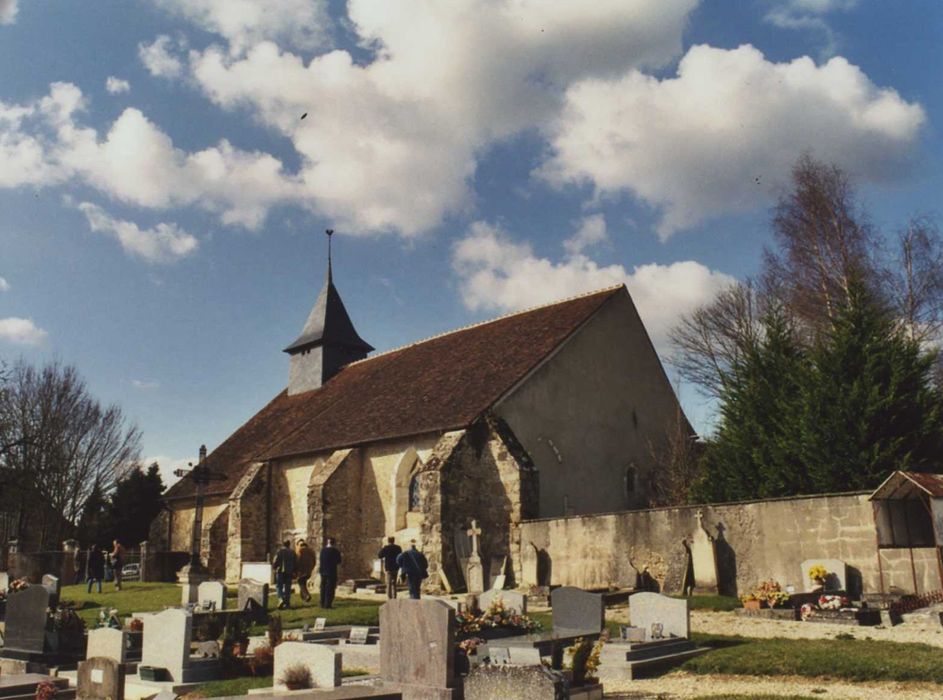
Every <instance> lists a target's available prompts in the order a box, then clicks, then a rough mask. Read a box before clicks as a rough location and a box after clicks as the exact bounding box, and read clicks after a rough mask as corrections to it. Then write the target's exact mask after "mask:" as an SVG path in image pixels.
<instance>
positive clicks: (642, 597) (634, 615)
mask: <svg viewBox="0 0 943 700" xmlns="http://www.w3.org/2000/svg"><path fill="white" fill-rule="evenodd" d="M688 606H689V602H688V600H687V599H686V598H669V597H668V596H664V595H661V594H660V593H649V592H642V593H635V594H633V595H632V596H630V597H629V618H630V619H631V621H632V626H633V627H638V628H641V629H643V630H645V635H646V641H652V640H653V639H659V638H662V637H680V638H683V639H689V638H690V637H691V614H690V611H689V609H688ZM653 631H655V634H653ZM659 631H660V633H661V634H660V635H659V634H658V632H659Z"/></svg>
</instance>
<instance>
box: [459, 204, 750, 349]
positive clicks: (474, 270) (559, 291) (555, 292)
mask: <svg viewBox="0 0 943 700" xmlns="http://www.w3.org/2000/svg"><path fill="white" fill-rule="evenodd" d="M452 265H453V267H454V269H455V271H456V272H457V273H458V275H459V279H460V288H461V294H462V301H463V303H464V304H465V306H466V307H468V308H469V309H471V310H473V311H517V310H520V309H525V308H528V307H531V306H536V305H539V304H544V303H547V302H551V301H555V300H558V299H562V298H565V297H568V296H573V295H576V294H581V293H584V292H590V291H594V290H597V289H601V288H604V287H609V286H612V285H616V284H625V285H626V286H627V287H628V289H629V292H630V294H631V295H632V298H633V300H634V301H635V305H636V307H637V308H638V311H639V315H640V316H641V317H642V321H643V322H644V323H645V327H646V329H647V330H648V334H649V336H650V337H651V338H652V342H654V343H655V346H656V348H658V349H659V351H664V350H666V349H667V338H668V332H669V331H670V330H671V328H672V327H673V326H674V325H675V324H676V323H677V321H678V319H679V318H680V317H681V315H682V314H685V313H688V312H689V311H692V310H693V309H695V308H697V307H698V306H700V305H702V304H704V303H706V302H708V301H710V299H712V298H713V297H714V296H715V295H716V294H717V293H718V292H720V291H721V290H722V289H724V288H725V287H727V286H728V285H730V284H733V283H734V281H735V280H734V278H733V277H730V276H729V275H726V274H724V273H722V272H717V271H714V270H710V269H709V268H707V267H705V266H704V265H702V264H700V263H698V262H695V261H693V260H686V261H683V262H676V263H672V264H670V265H658V264H648V265H639V266H636V267H635V268H633V269H632V270H631V271H629V270H627V269H625V268H624V267H623V266H621V265H608V266H600V265H599V264H597V263H596V262H594V261H593V260H591V259H589V258H588V257H586V256H585V255H582V254H579V253H578V254H575V255H568V256H565V257H564V258H563V259H562V260H560V261H558V262H554V261H553V260H550V259H547V258H540V257H537V256H536V255H535V254H534V251H533V249H532V248H531V246H530V245H529V244H527V243H518V242H515V241H513V240H511V238H510V237H509V236H508V235H507V234H506V233H505V232H504V231H502V230H501V229H500V228H497V227H495V226H492V225H489V224H487V223H483V222H476V223H475V224H473V225H472V226H471V228H470V231H469V234H468V235H467V236H466V237H465V238H463V239H462V240H461V241H459V242H458V244H456V246H455V248H454V250H453V254H452Z"/></svg>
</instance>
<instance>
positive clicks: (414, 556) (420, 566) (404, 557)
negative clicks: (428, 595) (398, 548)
mask: <svg viewBox="0 0 943 700" xmlns="http://www.w3.org/2000/svg"><path fill="white" fill-rule="evenodd" d="M396 563H397V564H399V568H400V569H402V571H403V575H404V576H406V580H407V581H409V597H410V598H412V599H414V600H419V587H420V586H421V585H422V582H423V579H427V578H429V562H428V561H426V557H425V556H424V555H423V553H422V552H420V551H419V550H418V549H416V540H412V541H410V543H409V549H407V550H406V551H405V552H403V553H402V554H400V555H399V556H398V557H396Z"/></svg>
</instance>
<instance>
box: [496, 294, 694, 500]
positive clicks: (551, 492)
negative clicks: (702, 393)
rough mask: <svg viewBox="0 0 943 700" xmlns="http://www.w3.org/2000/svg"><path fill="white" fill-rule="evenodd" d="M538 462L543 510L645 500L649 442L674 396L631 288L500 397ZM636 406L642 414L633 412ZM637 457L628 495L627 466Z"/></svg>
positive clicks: (672, 415) (659, 436) (667, 419)
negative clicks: (626, 482) (638, 311)
mask: <svg viewBox="0 0 943 700" xmlns="http://www.w3.org/2000/svg"><path fill="white" fill-rule="evenodd" d="M495 411H496V413H497V414H498V415H500V416H501V417H502V418H504V419H505V420H506V421H507V423H508V424H509V425H510V427H511V429H512V430H513V431H514V434H515V435H516V436H517V438H518V440H520V442H521V443H522V445H523V446H524V448H525V449H526V450H527V452H528V453H529V454H530V456H531V458H532V459H533V460H534V463H535V464H536V466H537V469H538V472H539V482H540V516H541V517H553V516H559V515H564V514H565V513H564V498H566V502H567V504H568V508H569V510H568V514H584V513H594V512H604V511H613V510H621V509H624V508H639V507H644V506H645V505H646V502H647V501H646V487H645V485H646V483H647V481H648V478H649V475H650V471H651V462H652V458H651V456H650V447H649V444H650V443H651V442H653V441H661V440H663V439H664V436H665V433H666V430H667V428H668V427H669V426H670V425H671V424H672V422H673V421H677V416H678V411H679V408H678V404H677V399H676V398H675V394H674V391H673V389H672V388H671V385H670V383H669V382H668V379H667V377H666V376H665V373H664V371H663V369H662V367H661V363H660V361H659V359H658V356H657V355H656V354H655V351H654V349H653V348H652V346H651V343H650V342H649V340H648V336H647V334H646V332H645V329H644V327H643V326H642V322H641V320H640V319H639V317H638V313H637V312H636V311H635V308H634V306H633V304H632V301H631V299H630V298H629V296H628V294H625V293H622V294H618V295H616V296H615V297H613V298H612V299H610V300H609V301H608V302H607V303H606V304H605V305H604V306H603V307H602V308H601V309H600V310H599V311H598V312H597V313H596V315H595V316H593V317H592V318H591V319H590V320H589V321H588V322H587V323H586V324H585V325H584V326H583V327H582V328H581V329H580V330H578V331H577V332H576V334H574V336H573V337H571V338H570V339H569V340H567V341H566V343H565V344H564V345H563V346H562V347H561V348H560V349H559V350H558V351H557V353H556V354H555V355H553V356H552V357H551V358H550V359H549V360H547V361H546V362H545V363H544V364H543V365H542V366H541V367H540V368H538V369H537V370H536V371H535V372H534V373H533V374H532V375H531V376H530V377H528V378H527V379H526V380H525V381H524V382H522V384H521V385H519V386H518V387H517V388H516V389H515V390H514V391H513V392H512V393H511V394H510V395H508V396H507V397H505V398H504V399H502V401H501V402H500V403H499V404H498V405H497V406H496V409H495ZM633 412H634V414H635V417H636V419H637V423H636V421H633V417H632V416H633ZM631 464H634V465H635V469H636V479H635V484H634V490H633V492H632V493H631V494H628V496H627V495H626V488H625V478H626V469H627V467H629V466H630V465H631Z"/></svg>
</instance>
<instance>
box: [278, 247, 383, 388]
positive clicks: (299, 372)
mask: <svg viewBox="0 0 943 700" xmlns="http://www.w3.org/2000/svg"><path fill="white" fill-rule="evenodd" d="M333 233H334V232H333V231H332V230H331V229H328V230H327V236H328V258H327V280H326V281H325V283H324V287H323V288H322V289H321V293H320V294H319V295H318V300H317V301H316V302H315V304H314V308H313V309H311V313H310V314H309V315H308V320H307V321H306V322H305V325H304V328H303V329H302V330H301V335H299V336H298V337H297V338H296V339H295V341H294V342H293V343H292V344H291V345H289V346H288V347H287V348H285V352H287V353H288V354H289V355H291V358H292V366H291V372H290V378H289V383H288V393H289V394H298V393H302V392H304V391H309V390H311V389H316V388H318V387H320V386H321V385H322V384H323V383H324V382H326V381H327V380H328V379H330V378H331V377H332V376H334V375H335V374H337V372H338V371H339V370H340V368H341V367H343V366H344V365H346V364H349V363H351V362H355V361H357V360H362V359H363V358H365V357H366V356H367V353H369V352H370V351H371V350H373V346H371V345H370V344H369V343H367V342H366V341H364V340H363V338H361V337H360V335H358V333H357V331H356V330H355V329H354V324H353V322H351V320H350V316H349V315H348V314H347V309H346V308H345V307H344V302H343V301H341V296H340V294H339V293H338V291H337V288H336V287H335V286H334V275H333V272H332V269H331V235H332V234H333Z"/></svg>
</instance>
